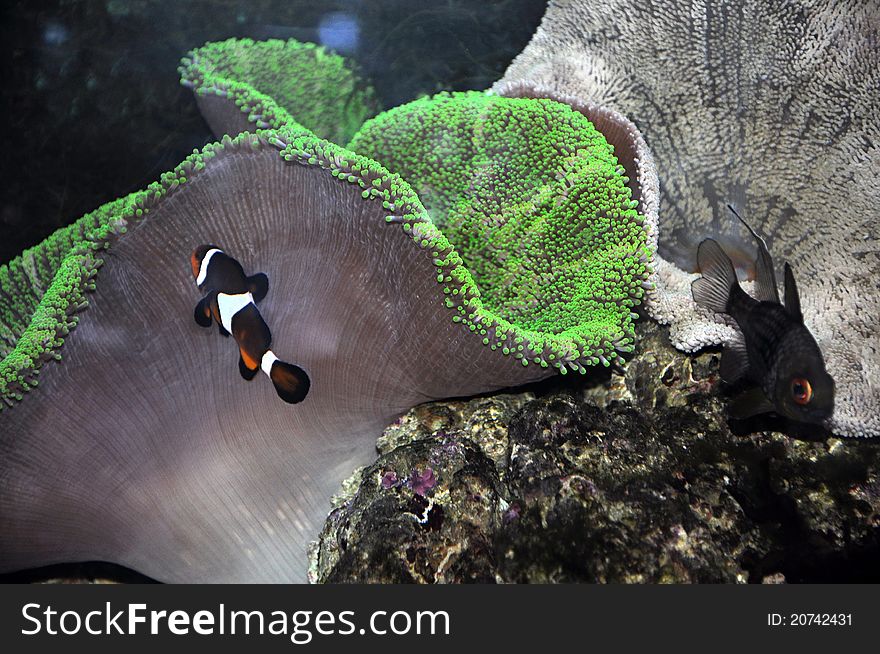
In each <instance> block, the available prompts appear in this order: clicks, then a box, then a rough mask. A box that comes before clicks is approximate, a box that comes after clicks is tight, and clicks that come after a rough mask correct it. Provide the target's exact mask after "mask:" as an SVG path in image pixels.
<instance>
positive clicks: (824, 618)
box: [767, 613, 852, 627]
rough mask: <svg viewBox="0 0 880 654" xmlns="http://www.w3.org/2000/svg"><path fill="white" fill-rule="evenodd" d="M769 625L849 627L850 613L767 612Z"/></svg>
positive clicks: (850, 621) (850, 623)
mask: <svg viewBox="0 0 880 654" xmlns="http://www.w3.org/2000/svg"><path fill="white" fill-rule="evenodd" d="M767 626H769V627H851V626H852V613H768V614H767Z"/></svg>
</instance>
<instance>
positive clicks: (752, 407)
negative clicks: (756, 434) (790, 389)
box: [730, 386, 775, 420]
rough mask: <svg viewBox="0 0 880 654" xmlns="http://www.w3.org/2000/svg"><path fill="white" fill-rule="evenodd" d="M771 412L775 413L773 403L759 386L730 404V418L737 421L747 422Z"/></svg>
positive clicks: (745, 392)
mask: <svg viewBox="0 0 880 654" xmlns="http://www.w3.org/2000/svg"><path fill="white" fill-rule="evenodd" d="M771 411H775V407H774V406H773V403H772V402H771V401H770V400H768V399H767V396H766V395H764V391H762V390H761V389H760V388H758V387H757V386H755V387H754V388H750V389H749V390H747V391H744V392H743V393H742V395H740V396H738V397H737V398H736V399H735V400H733V402H731V403H730V417H731V418H733V419H735V420H745V419H746V418H751V417H752V416H758V415H761V414H762V413H770V412H771Z"/></svg>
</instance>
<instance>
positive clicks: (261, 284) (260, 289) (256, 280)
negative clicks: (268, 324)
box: [247, 273, 269, 302]
mask: <svg viewBox="0 0 880 654" xmlns="http://www.w3.org/2000/svg"><path fill="white" fill-rule="evenodd" d="M247 285H248V291H250V293H251V295H253V296H254V302H259V301H260V300H262V299H263V298H264V297H266V293H268V292H269V278H268V277H267V276H266V274H265V273H257V274H256V275H251V276H250V277H248V278H247Z"/></svg>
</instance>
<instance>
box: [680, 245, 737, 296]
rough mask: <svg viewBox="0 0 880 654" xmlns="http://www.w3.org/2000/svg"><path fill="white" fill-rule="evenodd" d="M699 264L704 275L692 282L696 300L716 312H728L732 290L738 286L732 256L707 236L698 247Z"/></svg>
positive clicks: (692, 291)
mask: <svg viewBox="0 0 880 654" xmlns="http://www.w3.org/2000/svg"><path fill="white" fill-rule="evenodd" d="M697 264H698V265H699V267H700V272H701V274H702V277H700V278H699V279H696V280H694V282H693V284H691V293H692V294H693V297H694V302H696V303H697V304H699V305H700V306H702V307H706V308H707V309H709V310H710V311H714V312H715V313H727V310H728V307H727V303H728V300H729V299H730V294H731V291H732V290H733V287H734V286H737V280H736V271H735V270H734V269H733V263H731V261H730V257H728V256H727V255H726V254H725V253H724V250H722V249H721V246H720V245H718V243H717V242H716V241H714V240H712V239H711V238H707V239H706V240H705V241H703V242H702V243H700V246H699V248H698V249H697Z"/></svg>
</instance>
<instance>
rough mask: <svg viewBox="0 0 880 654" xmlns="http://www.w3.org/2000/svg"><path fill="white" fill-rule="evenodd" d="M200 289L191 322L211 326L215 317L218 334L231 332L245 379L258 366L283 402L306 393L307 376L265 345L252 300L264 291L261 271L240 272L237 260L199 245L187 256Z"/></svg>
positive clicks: (265, 331) (268, 340) (267, 336)
mask: <svg viewBox="0 0 880 654" xmlns="http://www.w3.org/2000/svg"><path fill="white" fill-rule="evenodd" d="M190 263H191V264H192V272H193V277H195V279H196V284H197V285H198V287H199V289H201V290H202V291H205V292H207V295H206V296H205V297H204V298H202V300H201V302H199V303H198V304H197V305H196V308H195V312H194V316H195V320H196V323H198V324H199V325H200V326H202V327H210V326H211V321H212V319H213V320H216V321H217V327H218V329H219V330H220V333H221V334H222V335H223V336H229V334H230V333H231V334H232V336H233V337H234V338H235V340H236V342H237V343H238V348H239V358H238V370H239V372H240V373H241V376H242V377H244V378H245V379H246V380H248V381H250V380H251V379H253V378H254V377H255V376H256V374H257V372H259V371H260V369H261V368H262V370H263V372H265V373H266V375H268V377H269V378H270V379H271V380H272V384H274V386H275V392H276V393H278V397H280V398H281V399H282V400H284V401H285V402H289V403H291V404H295V403H297V402H302V401H303V400H304V399H305V397H306V394H307V393H308V392H309V386H310V381H309V376H308V375H307V374H306V371H305V370H303V369H302V368H300V367H299V366H295V365H293V364H292V363H285V362H284V361H281V360H280V359H279V358H278V357H277V356H275V353H274V352H272V350H270V349H269V347H270V346H271V345H272V333H271V332H270V331H269V326H268V325H267V324H266V321H264V320H263V316H262V315H260V310H259V309H257V305H256V303H257V302H259V301H260V300H262V299H263V298H264V297H266V293H268V292H269V278H268V277H266V275H265V274H263V273H257V274H256V275H251V276H250V277H247V276H245V274H244V269H243V268H242V267H241V264H240V263H239V262H238V261H236V260H235V259H233V258H232V257H230V256H229V255H228V254H226V253H225V252H223V250H221V249H220V248H218V247H216V246H214V245H200V246H199V247H197V248H196V249H195V251H193V253H192V257H191V258H190Z"/></svg>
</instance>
